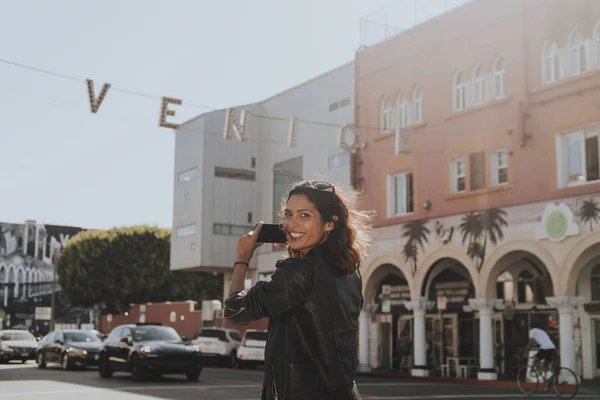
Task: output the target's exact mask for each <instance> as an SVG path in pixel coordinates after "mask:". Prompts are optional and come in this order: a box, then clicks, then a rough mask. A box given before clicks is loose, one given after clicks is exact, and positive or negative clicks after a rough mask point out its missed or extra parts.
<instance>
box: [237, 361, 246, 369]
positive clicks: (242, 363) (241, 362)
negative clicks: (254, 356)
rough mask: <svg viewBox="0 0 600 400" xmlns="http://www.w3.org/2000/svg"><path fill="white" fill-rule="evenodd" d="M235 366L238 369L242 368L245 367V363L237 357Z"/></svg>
mask: <svg viewBox="0 0 600 400" xmlns="http://www.w3.org/2000/svg"><path fill="white" fill-rule="evenodd" d="M236 366H237V368H238V369H244V367H245V366H246V365H245V364H244V362H243V361H242V360H240V359H238V360H237V361H236Z"/></svg>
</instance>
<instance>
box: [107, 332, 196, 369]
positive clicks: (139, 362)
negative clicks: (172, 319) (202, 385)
mask: <svg viewBox="0 0 600 400" xmlns="http://www.w3.org/2000/svg"><path fill="white" fill-rule="evenodd" d="M98 372H99V374H100V376H101V377H102V378H110V377H111V376H112V374H113V372H128V373H131V375H132V378H133V380H134V381H140V380H143V379H144V378H145V377H146V376H147V375H148V374H150V375H152V376H153V377H158V376H160V375H162V374H175V373H183V374H185V376H186V378H187V379H188V380H189V381H197V380H198V378H199V377H200V373H201V372H202V352H201V351H200V348H199V347H198V346H195V345H193V344H190V343H189V342H186V341H184V340H183V339H182V338H181V336H179V334H178V333H177V332H176V331H175V329H173V328H171V327H167V326H160V325H158V324H130V325H121V326H118V327H116V328H115V329H113V330H112V332H111V333H110V335H108V337H107V338H106V340H105V341H104V343H103V346H102V350H101V351H100V364H99V365H98Z"/></svg>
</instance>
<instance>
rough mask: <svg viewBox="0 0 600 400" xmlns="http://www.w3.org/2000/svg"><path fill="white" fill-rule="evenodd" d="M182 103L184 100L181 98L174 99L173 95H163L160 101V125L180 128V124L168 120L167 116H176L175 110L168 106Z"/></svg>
mask: <svg viewBox="0 0 600 400" xmlns="http://www.w3.org/2000/svg"><path fill="white" fill-rule="evenodd" d="M181 103H182V101H181V100H179V99H174V98H171V97H163V98H162V100H161V102H160V121H159V123H158V125H159V126H162V127H163V128H171V129H178V128H179V124H174V123H171V122H167V116H171V117H174V116H175V111H174V110H169V109H168V107H169V104H176V105H178V106H180V105H181Z"/></svg>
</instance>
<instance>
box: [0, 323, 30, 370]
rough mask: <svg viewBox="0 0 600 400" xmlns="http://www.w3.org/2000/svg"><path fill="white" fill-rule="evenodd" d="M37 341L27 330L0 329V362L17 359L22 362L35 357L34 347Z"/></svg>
mask: <svg viewBox="0 0 600 400" xmlns="http://www.w3.org/2000/svg"><path fill="white" fill-rule="evenodd" d="M37 345H38V343H37V340H36V339H35V336H33V335H32V334H31V333H30V332H28V331H23V330H14V329H11V330H8V329H7V330H3V331H0V364H2V363H5V362H8V361H12V360H18V361H21V362H22V363H25V362H27V360H33V359H34V358H35V349H36V347H37Z"/></svg>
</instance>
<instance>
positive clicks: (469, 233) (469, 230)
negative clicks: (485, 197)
mask: <svg viewBox="0 0 600 400" xmlns="http://www.w3.org/2000/svg"><path fill="white" fill-rule="evenodd" d="M458 228H459V229H460V231H461V232H462V235H463V236H462V243H463V244H465V242H466V241H467V239H469V245H468V247H467V249H471V247H472V245H473V243H477V242H478V241H479V237H480V236H481V221H480V218H479V214H477V213H472V212H471V213H468V214H466V215H464V216H463V218H462V222H461V224H460V225H459V227H458ZM468 252H469V250H467V253H468Z"/></svg>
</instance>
